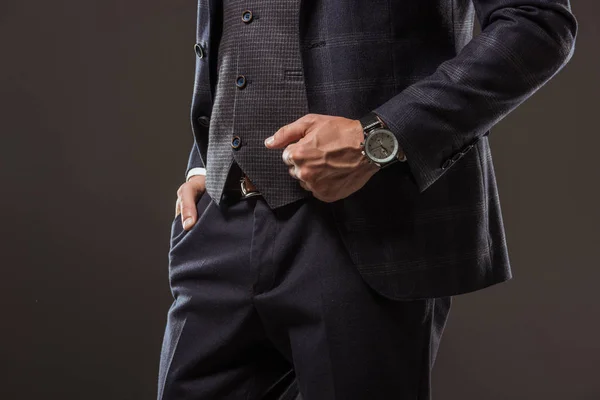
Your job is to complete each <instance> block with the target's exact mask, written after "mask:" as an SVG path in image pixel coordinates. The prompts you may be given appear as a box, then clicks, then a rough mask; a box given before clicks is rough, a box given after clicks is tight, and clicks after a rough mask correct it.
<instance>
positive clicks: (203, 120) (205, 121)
mask: <svg viewBox="0 0 600 400" xmlns="http://www.w3.org/2000/svg"><path fill="white" fill-rule="evenodd" d="M198 123H199V124H200V125H202V126H208V124H209V123H210V118H208V117H207V116H206V115H203V116H201V117H198Z"/></svg>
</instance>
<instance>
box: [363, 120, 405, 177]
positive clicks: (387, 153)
mask: <svg viewBox="0 0 600 400" xmlns="http://www.w3.org/2000/svg"><path fill="white" fill-rule="evenodd" d="M359 121H360V124H361V125H362V127H363V132H364V135H365V140H364V141H363V142H361V144H360V145H361V147H362V154H364V155H365V156H366V157H367V159H368V160H369V162H371V163H373V164H375V165H377V166H378V167H379V168H385V167H387V166H389V165H392V164H394V163H396V162H398V161H406V155H405V154H404V152H403V151H402V149H401V148H400V145H399V144H398V139H396V136H394V134H393V133H392V131H390V130H389V129H387V127H386V125H385V123H384V122H383V121H382V120H381V119H380V118H379V116H378V115H377V114H375V113H374V112H370V113H369V114H367V115H365V116H364V117H362V118H360V119H359Z"/></svg>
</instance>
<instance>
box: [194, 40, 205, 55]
mask: <svg viewBox="0 0 600 400" xmlns="http://www.w3.org/2000/svg"><path fill="white" fill-rule="evenodd" d="M194 51H195V52H196V55H197V56H198V58H203V57H204V50H202V46H200V45H199V44H198V43H196V44H195V45H194Z"/></svg>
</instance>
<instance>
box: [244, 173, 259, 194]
mask: <svg viewBox="0 0 600 400" xmlns="http://www.w3.org/2000/svg"><path fill="white" fill-rule="evenodd" d="M240 186H241V189H242V198H244V199H246V198H248V197H252V196H259V195H260V192H259V191H258V190H248V189H247V188H246V177H245V176H243V177H242V178H240Z"/></svg>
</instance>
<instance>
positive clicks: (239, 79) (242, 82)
mask: <svg viewBox="0 0 600 400" xmlns="http://www.w3.org/2000/svg"><path fill="white" fill-rule="evenodd" d="M235 85H236V86H237V87H238V88H240V89H243V88H245V87H246V77H245V76H244V75H238V77H237V80H236V81H235Z"/></svg>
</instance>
